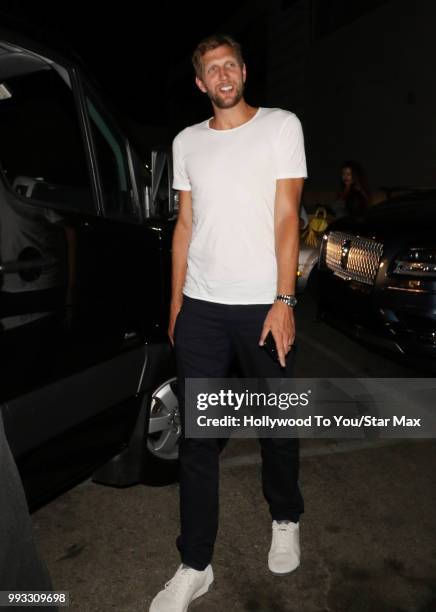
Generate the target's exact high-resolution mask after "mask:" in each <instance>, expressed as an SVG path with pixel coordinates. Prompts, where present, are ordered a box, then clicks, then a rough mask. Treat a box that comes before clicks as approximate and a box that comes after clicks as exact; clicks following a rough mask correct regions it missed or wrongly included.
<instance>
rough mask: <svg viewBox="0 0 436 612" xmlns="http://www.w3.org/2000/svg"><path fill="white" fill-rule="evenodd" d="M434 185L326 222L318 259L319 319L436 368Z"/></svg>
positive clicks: (420, 364) (422, 365)
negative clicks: (355, 216)
mask: <svg viewBox="0 0 436 612" xmlns="http://www.w3.org/2000/svg"><path fill="white" fill-rule="evenodd" d="M435 222H436V190H426V191H415V192H412V193H409V194H408V195H404V194H403V195H402V196H399V197H396V198H393V199H391V200H387V201H386V202H384V203H382V204H378V205H377V206H374V207H373V208H372V209H370V211H369V212H368V213H367V215H366V216H365V217H363V218H360V219H352V218H349V217H346V218H342V219H339V220H337V221H335V222H333V223H332V224H331V225H330V226H329V228H328V230H327V232H326V233H325V235H324V237H323V240H322V245H321V250H320V260H319V275H318V280H319V311H320V314H321V315H322V316H324V317H325V318H326V319H327V320H329V321H330V322H332V323H334V324H335V325H336V326H338V327H340V328H341V329H343V330H344V331H346V332H348V333H350V334H352V335H353V336H355V337H356V338H359V340H362V341H366V342H368V343H370V344H372V345H374V346H376V347H379V348H380V349H382V350H384V351H388V352H389V353H390V354H393V355H397V356H399V357H401V358H402V359H405V360H407V362H408V363H410V364H411V365H414V366H416V367H418V368H422V369H424V370H434V369H435V366H436V239H435V232H434V227H433V224H434V223H435Z"/></svg>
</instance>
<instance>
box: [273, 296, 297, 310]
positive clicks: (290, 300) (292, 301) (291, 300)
mask: <svg viewBox="0 0 436 612" xmlns="http://www.w3.org/2000/svg"><path fill="white" fill-rule="evenodd" d="M276 302H284V303H285V304H286V305H287V306H289V308H294V306H296V304H297V298H296V297H295V295H284V294H283V293H279V294H278V295H276Z"/></svg>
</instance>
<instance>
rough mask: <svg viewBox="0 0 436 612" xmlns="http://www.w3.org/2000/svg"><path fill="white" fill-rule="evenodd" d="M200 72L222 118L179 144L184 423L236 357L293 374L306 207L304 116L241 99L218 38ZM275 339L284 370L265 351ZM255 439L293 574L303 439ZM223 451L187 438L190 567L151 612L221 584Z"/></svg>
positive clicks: (285, 568)
mask: <svg viewBox="0 0 436 612" xmlns="http://www.w3.org/2000/svg"><path fill="white" fill-rule="evenodd" d="M193 64H194V68H195V71H196V84H197V86H198V88H199V89H200V91H202V92H203V93H205V94H207V95H208V97H209V98H210V100H211V102H212V107H213V112H214V115H213V117H212V118H211V119H210V120H208V121H203V122H202V123H199V124H197V125H194V126H191V127H188V128H186V129H185V130H183V131H182V132H181V133H180V134H178V136H177V137H176V138H175V140H174V144H173V158H174V184H173V187H174V188H175V189H178V190H179V191H180V198H179V206H180V208H179V216H178V221H177V225H176V228H175V231H174V239H173V280H172V301H171V311H170V323H169V336H170V339H171V340H172V341H173V339H174V347H175V352H176V359H177V368H178V376H179V400H180V409H181V412H182V417H183V416H184V411H185V410H187V411H189V410H192V407H191V406H189V405H187V406H186V407H185V396H184V392H185V390H184V381H185V379H186V378H188V377H189V378H222V377H226V376H228V375H229V369H230V366H231V364H232V362H233V361H234V360H235V359H236V360H237V361H238V363H239V366H240V369H241V371H242V374H243V376H246V377H253V378H255V377H265V378H267V377H269V378H272V377H286V376H290V374H291V371H292V363H293V359H294V352H293V351H292V350H291V349H292V345H293V342H294V338H295V324H294V313H293V306H294V305H295V303H296V300H295V298H294V287H295V277H296V267H297V259H298V226H299V202H300V196H301V191H302V186H303V182H304V177H306V162H305V154H304V144H303V135H302V131H301V126H300V122H299V121H298V119H297V117H296V116H295V115H294V114H292V113H290V112H287V111H283V110H280V109H270V108H254V107H252V106H250V105H249V104H247V102H246V101H245V100H244V97H243V90H244V83H245V80H246V67H245V64H244V62H243V59H242V56H241V50H240V46H239V44H238V43H237V42H236V41H234V40H233V39H232V38H230V37H228V36H211V37H209V38H207V39H205V40H203V41H202V42H201V43H200V44H199V45H198V47H197V49H196V50H195V52H194V55H193ZM270 331H271V333H272V334H273V336H274V340H275V344H276V347H277V352H278V356H279V362H280V365H279V364H278V363H276V362H274V361H273V360H272V359H271V357H270V355H268V353H267V352H266V351H265V350H264V349H262V348H261V345H262V344H263V343H264V340H265V338H266V336H267V334H268V332H270ZM259 345H260V346H259ZM290 351H291V352H290ZM288 353H289V355H288ZM280 366H281V367H280ZM182 422H183V418H182ZM259 441H260V444H261V447H262V484H263V492H264V495H265V498H266V500H267V502H268V504H269V508H270V512H271V515H272V519H273V539H272V545H271V549H270V552H269V555H268V566H269V569H270V570H271V571H272V572H273V573H276V574H286V573H290V572H291V571H293V570H294V569H296V567H297V566H298V565H299V533H298V530H299V526H298V519H299V516H300V514H301V513H302V512H303V500H302V497H301V494H300V491H299V488H298V483H297V480H298V440H296V439H265V438H261V439H260V440H259ZM223 446H224V444H223V443H222V440H217V439H187V438H186V437H185V436H184V435H183V436H182V440H181V443H180V516H181V533H180V536H179V537H178V539H177V547H178V549H179V551H180V553H181V560H182V564H181V565H180V567H179V569H178V570H177V572H176V574H175V576H174V577H173V579H172V580H170V581H169V582H168V583H167V585H166V587H165V589H164V590H162V591H161V592H160V593H158V595H157V596H156V597H155V598H154V600H153V602H152V604H151V607H150V612H185V611H186V610H187V608H188V606H189V603H190V602H191V601H192V600H194V599H196V598H197V597H199V596H200V595H203V594H204V593H206V592H207V590H208V589H209V587H210V585H211V584H212V582H213V572H212V567H211V565H210V563H211V560H212V553H213V546H214V542H215V537H216V533H217V528H218V468H219V466H218V461H219V453H220V451H221V450H222V448H223Z"/></svg>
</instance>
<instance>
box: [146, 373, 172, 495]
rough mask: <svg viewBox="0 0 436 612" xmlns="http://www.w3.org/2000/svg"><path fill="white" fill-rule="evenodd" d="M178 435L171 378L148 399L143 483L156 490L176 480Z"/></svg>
mask: <svg viewBox="0 0 436 612" xmlns="http://www.w3.org/2000/svg"><path fill="white" fill-rule="evenodd" d="M181 433H182V425H181V420H180V412H179V402H178V399H177V378H170V379H168V380H166V381H165V382H164V383H162V384H161V385H159V386H158V387H157V388H156V389H155V390H154V391H153V392H152V394H151V398H150V408H149V411H148V421H147V428H146V436H145V456H146V457H145V471H144V478H143V482H144V483H146V484H149V485H155V486H159V485H165V484H169V483H171V482H174V481H175V480H177V473H178V456H179V441H180V436H181Z"/></svg>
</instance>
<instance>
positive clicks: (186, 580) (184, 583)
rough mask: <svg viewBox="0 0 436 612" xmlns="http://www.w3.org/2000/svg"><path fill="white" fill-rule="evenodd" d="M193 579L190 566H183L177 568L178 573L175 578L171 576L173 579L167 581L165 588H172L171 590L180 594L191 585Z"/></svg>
mask: <svg viewBox="0 0 436 612" xmlns="http://www.w3.org/2000/svg"><path fill="white" fill-rule="evenodd" d="M191 580H192V575H191V572H190V568H189V567H182V568H180V569H179V570H177V572H176V574H175V575H174V577H173V578H171V580H168V582H167V583H165V588H166V589H168V590H171V592H172V593H174V594H175V595H179V594H180V593H181V591H184V590H185V589H186V588H187V587H188V586H189V584H190V583H191Z"/></svg>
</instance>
